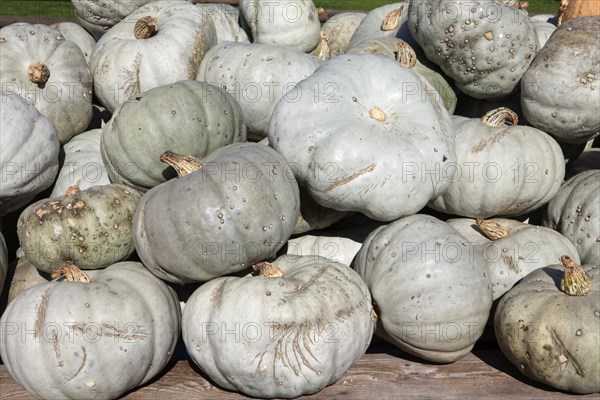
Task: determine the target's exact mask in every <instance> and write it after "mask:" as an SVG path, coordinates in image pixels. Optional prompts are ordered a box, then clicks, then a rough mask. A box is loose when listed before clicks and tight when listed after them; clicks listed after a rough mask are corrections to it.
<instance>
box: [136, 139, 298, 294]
mask: <svg viewBox="0 0 600 400" xmlns="http://www.w3.org/2000/svg"><path fill="white" fill-rule="evenodd" d="M163 160H165V161H168V162H170V163H171V164H172V165H173V166H175V167H176V168H178V169H181V168H182V166H184V165H185V162H186V161H187V160H189V157H188V158H186V157H181V156H176V155H173V154H168V155H165V156H163ZM196 161H198V160H196ZM195 167H196V168H195V169H196V170H194V172H191V173H188V174H186V175H183V176H181V177H180V178H177V179H174V180H170V181H168V182H165V183H163V184H161V185H159V186H156V187H154V188H153V189H151V190H149V191H148V192H146V193H145V194H144V196H143V197H142V199H141V200H140V203H139V205H138V208H137V210H136V213H135V217H134V221H133V234H134V241H135V248H136V250H137V253H138V255H139V257H140V259H141V260H142V262H143V263H144V265H145V266H146V267H147V268H148V269H150V271H152V272H153V273H154V274H156V275H157V276H158V277H160V278H162V279H165V280H167V281H170V282H174V283H188V282H200V281H207V280H210V279H213V278H215V277H218V276H222V275H226V274H231V273H234V272H237V271H241V270H244V269H246V268H249V267H250V266H251V265H252V264H253V263H256V262H259V261H261V260H263V259H266V258H268V257H270V256H273V255H274V254H275V253H276V252H277V250H279V249H280V248H281V247H282V246H283V245H284V244H285V242H286V241H287V239H288V238H289V237H290V236H291V234H292V231H293V230H294V227H295V225H296V222H297V220H298V216H299V212H300V195H299V191H298V184H297V183H296V180H295V179H294V176H293V175H292V173H291V172H290V170H289V166H288V164H287V162H286V161H285V160H284V159H283V158H282V157H281V156H280V155H279V154H278V153H277V152H275V151H274V150H273V149H271V148H270V147H268V146H264V145H262V144H257V143H234V144H231V145H228V146H225V147H222V148H220V149H218V150H216V151H214V152H212V153H211V154H210V155H209V156H207V157H205V158H204V159H203V160H202V162H201V163H200V169H197V168H198V165H196V166H195Z"/></svg>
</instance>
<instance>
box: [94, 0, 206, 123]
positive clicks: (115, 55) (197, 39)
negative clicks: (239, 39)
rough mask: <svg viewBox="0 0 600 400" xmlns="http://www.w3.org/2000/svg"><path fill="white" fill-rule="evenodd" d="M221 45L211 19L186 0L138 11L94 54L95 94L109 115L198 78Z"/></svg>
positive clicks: (112, 31)
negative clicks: (143, 96)
mask: <svg viewBox="0 0 600 400" xmlns="http://www.w3.org/2000/svg"><path fill="white" fill-rule="evenodd" d="M216 43H217V33H216V29H215V25H214V23H213V22H212V20H211V19H210V17H209V16H208V15H206V14H205V13H203V12H202V9H201V8H200V7H196V6H195V5H194V4H191V3H189V2H187V1H175V0H165V1H154V2H151V3H148V4H146V5H144V6H142V7H140V8H138V9H137V10H136V11H134V12H133V13H131V14H129V15H128V16H127V17H125V18H124V19H123V20H122V21H121V22H119V23H118V24H116V25H115V26H113V27H112V28H111V29H110V30H109V31H108V32H107V33H106V34H104V35H103V36H102V38H100V40H98V43H96V46H95V47H94V52H93V53H92V60H91V63H90V65H91V69H92V72H93V74H94V93H95V94H96V97H97V98H98V101H99V102H100V103H101V104H102V105H103V106H104V107H106V109H107V110H109V111H110V112H114V111H115V110H116V109H117V107H118V106H119V105H121V104H123V103H124V102H126V101H127V100H128V99H130V98H135V96H136V95H138V94H139V93H142V92H146V91H148V90H150V89H152V88H155V87H158V86H163V85H167V84H169V83H173V82H177V81H180V80H185V79H194V78H195V77H196V73H197V71H198V66H199V65H200V61H202V58H203V57H204V55H205V54H206V52H207V51H208V49H210V48H211V47H213V46H214V45H215V44H216Z"/></svg>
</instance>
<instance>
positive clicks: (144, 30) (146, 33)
mask: <svg viewBox="0 0 600 400" xmlns="http://www.w3.org/2000/svg"><path fill="white" fill-rule="evenodd" d="M157 24H158V19H157V18H156V17H152V16H150V15H147V16H145V17H142V18H140V19H138V20H137V22H136V23H135V26H134V27H133V36H135V38H136V39H149V38H151V37H152V36H154V35H156V25H157Z"/></svg>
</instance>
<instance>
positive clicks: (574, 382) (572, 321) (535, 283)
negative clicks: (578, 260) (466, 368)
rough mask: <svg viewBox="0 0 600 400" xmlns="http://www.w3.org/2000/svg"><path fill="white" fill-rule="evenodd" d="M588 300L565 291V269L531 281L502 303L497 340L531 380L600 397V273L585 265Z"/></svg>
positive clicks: (559, 267) (532, 277) (527, 279)
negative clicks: (562, 285)
mask: <svg viewBox="0 0 600 400" xmlns="http://www.w3.org/2000/svg"><path fill="white" fill-rule="evenodd" d="M582 268H583V269H584V270H585V271H587V273H588V276H589V277H590V278H591V288H590V289H589V291H588V292H587V294H586V295H584V296H572V295H567V294H566V293H564V292H563V291H562V290H561V289H560V286H561V280H562V279H563V276H564V274H565V272H564V267H563V266H562V265H549V266H547V267H545V268H542V269H538V270H536V271H534V272H532V273H531V274H529V275H527V276H526V277H525V278H523V280H522V281H521V282H520V283H518V284H517V285H516V286H515V287H514V288H512V289H511V290H510V291H509V292H508V293H506V294H505V295H504V297H503V298H502V299H501V300H500V302H499V303H498V307H497V309H496V312H495V315H494V327H495V331H496V338H497V340H498V344H499V345H500V349H501V350H502V352H503V353H504V355H505V356H506V357H507V358H508V359H509V360H510V362H511V363H513V364H514V365H515V366H516V367H517V369H519V371H521V372H522V373H523V374H525V375H527V376H528V377H530V378H531V379H533V380H535V381H538V382H542V383H545V384H547V385H550V386H552V387H555V388H557V389H560V390H564V391H568V392H573V393H578V394H585V393H596V392H600V348H599V346H598V343H600V330H599V329H598V323H599V320H600V269H599V267H598V266H597V265H594V266H592V265H584V266H582Z"/></svg>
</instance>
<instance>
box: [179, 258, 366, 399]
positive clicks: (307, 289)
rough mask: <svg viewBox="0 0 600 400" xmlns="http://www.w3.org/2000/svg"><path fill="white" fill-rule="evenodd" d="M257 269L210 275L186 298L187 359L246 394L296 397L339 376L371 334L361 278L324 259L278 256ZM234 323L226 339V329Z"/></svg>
mask: <svg viewBox="0 0 600 400" xmlns="http://www.w3.org/2000/svg"><path fill="white" fill-rule="evenodd" d="M256 270H257V271H260V273H259V274H258V276H245V277H222V278H217V279H214V280H211V281H210V282H207V283H205V284H204V285H202V286H201V287H200V288H198V289H197V290H196V291H195V292H194V294H193V295H192V296H191V297H190V299H189V300H188V302H187V304H186V306H185V309H184V312H183V319H182V333H183V341H184V343H185V346H186V348H187V351H188V354H189V355H190V356H191V358H192V360H193V361H194V362H195V363H196V364H197V365H198V366H199V367H200V369H202V371H204V372H205V373H206V374H207V376H209V377H210V378H211V379H212V380H213V381H214V382H215V383H216V384H217V385H219V386H221V387H223V388H226V389H228V390H235V391H238V392H241V393H243V394H245V395H249V396H252V397H261V398H295V397H298V396H302V395H305V394H312V393H316V392H318V391H319V390H321V389H323V388H324V387H326V386H328V385H331V384H333V383H335V382H337V381H338V380H339V379H340V378H341V377H342V376H343V375H344V374H345V373H346V371H347V370H348V369H349V368H350V367H351V366H352V365H353V364H355V363H356V362H357V361H358V360H359V359H360V358H361V357H362V356H363V355H364V353H365V351H366V349H367V347H368V346H369V343H370V342H371V338H372V335H373V330H374V327H375V320H376V315H375V314H374V313H373V305H372V303H371V295H370V294H369V290H368V288H367V287H366V285H365V283H364V282H363V281H362V280H361V279H360V277H359V276H358V275H357V274H356V273H355V272H354V271H353V270H352V269H350V268H349V267H348V266H346V265H344V264H340V263H336V262H333V261H331V260H328V259H325V258H322V257H316V258H315V257H295V256H282V257H279V258H278V259H276V260H275V261H273V264H266V263H261V264H259V265H257V266H256ZM238 327H239V336H238V337H237V338H236V340H231V341H230V340H227V342H226V343H224V342H223V340H222V339H221V338H222V334H224V332H225V330H227V331H228V332H229V331H231V330H236V329H238ZM209 330H210V332H214V333H215V334H207V333H208V332H209Z"/></svg>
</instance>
